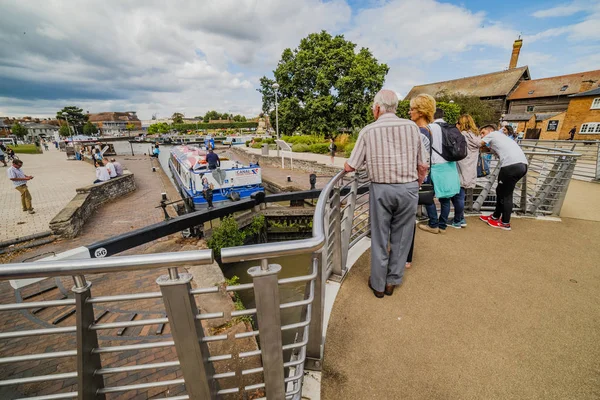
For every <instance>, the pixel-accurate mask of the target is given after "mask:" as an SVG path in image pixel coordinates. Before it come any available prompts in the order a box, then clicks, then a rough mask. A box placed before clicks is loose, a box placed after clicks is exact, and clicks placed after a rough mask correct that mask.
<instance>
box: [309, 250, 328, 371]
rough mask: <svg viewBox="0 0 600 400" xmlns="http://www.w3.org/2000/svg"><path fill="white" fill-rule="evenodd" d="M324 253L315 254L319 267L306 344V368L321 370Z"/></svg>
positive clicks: (314, 258)
mask: <svg viewBox="0 0 600 400" xmlns="http://www.w3.org/2000/svg"><path fill="white" fill-rule="evenodd" d="M323 254H325V252H323V253H314V254H313V265H314V266H316V267H317V277H316V279H315V292H314V295H315V297H314V300H313V302H312V307H311V309H310V326H309V327H308V343H307V344H306V361H305V363H304V368H306V369H310V370H313V371H320V370H321V368H322V366H323V346H322V344H323V314H324V308H325V281H326V278H325V276H324V268H323V264H324V263H323V259H322V256H323Z"/></svg>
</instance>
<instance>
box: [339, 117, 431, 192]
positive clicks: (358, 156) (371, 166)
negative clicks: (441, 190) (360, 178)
mask: <svg viewBox="0 0 600 400" xmlns="http://www.w3.org/2000/svg"><path fill="white" fill-rule="evenodd" d="M421 136H422V135H421V133H420V131H419V128H418V127H417V125H416V124H415V123H414V122H412V121H409V120H407V119H401V118H398V117H397V116H396V115H394V114H392V113H386V114H383V115H382V116H380V117H379V118H378V119H377V121H375V122H373V123H372V124H369V125H367V126H365V127H364V128H363V129H362V130H361V131H360V134H359V135H358V140H357V141H356V145H355V146H354V150H352V154H351V155H350V159H348V165H349V166H350V167H352V168H354V169H358V168H360V167H362V165H363V164H365V163H366V166H367V171H368V174H369V178H370V179H371V181H372V182H375V183H408V182H414V181H416V180H417V179H418V172H417V165H427V163H428V156H429V154H428V153H427V150H426V148H425V146H424V144H423V142H422V139H421Z"/></svg>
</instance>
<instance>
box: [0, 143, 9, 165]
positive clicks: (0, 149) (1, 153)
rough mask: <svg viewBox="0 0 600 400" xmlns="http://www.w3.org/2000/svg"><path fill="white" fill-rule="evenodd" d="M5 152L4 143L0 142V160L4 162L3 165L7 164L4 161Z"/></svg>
mask: <svg viewBox="0 0 600 400" xmlns="http://www.w3.org/2000/svg"><path fill="white" fill-rule="evenodd" d="M6 152H7V150H6V147H4V144H2V143H0V162H1V163H2V164H4V165H3V167H7V166H8V164H7V163H6Z"/></svg>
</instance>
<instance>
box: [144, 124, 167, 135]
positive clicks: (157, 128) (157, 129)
mask: <svg viewBox="0 0 600 400" xmlns="http://www.w3.org/2000/svg"><path fill="white" fill-rule="evenodd" d="M169 130H170V127H169V124H167V123H166V122H159V123H157V124H152V125H150V126H149V127H148V133H149V134H151V135H154V134H157V133H160V134H163V133H168V132H169Z"/></svg>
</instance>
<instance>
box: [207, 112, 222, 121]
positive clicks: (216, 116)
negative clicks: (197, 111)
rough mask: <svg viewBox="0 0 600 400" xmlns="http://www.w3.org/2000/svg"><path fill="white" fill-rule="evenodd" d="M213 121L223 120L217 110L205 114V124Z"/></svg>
mask: <svg viewBox="0 0 600 400" xmlns="http://www.w3.org/2000/svg"><path fill="white" fill-rule="evenodd" d="M211 119H221V114H220V113H219V112H218V111H215V110H211V111H209V112H207V113H206V114H204V122H210V120H211Z"/></svg>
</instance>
